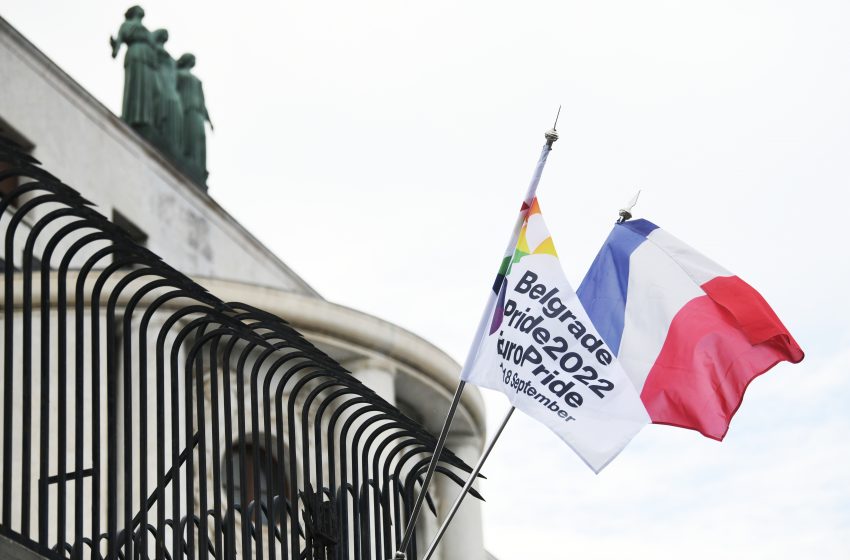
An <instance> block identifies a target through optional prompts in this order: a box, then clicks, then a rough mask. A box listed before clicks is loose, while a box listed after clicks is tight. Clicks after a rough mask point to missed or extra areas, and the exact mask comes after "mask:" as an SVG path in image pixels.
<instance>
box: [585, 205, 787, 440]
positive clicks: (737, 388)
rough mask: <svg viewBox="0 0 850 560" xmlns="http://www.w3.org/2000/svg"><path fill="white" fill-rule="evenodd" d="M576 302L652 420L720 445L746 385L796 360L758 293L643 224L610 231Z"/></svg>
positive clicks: (638, 222) (626, 224)
mask: <svg viewBox="0 0 850 560" xmlns="http://www.w3.org/2000/svg"><path fill="white" fill-rule="evenodd" d="M578 296H579V299H580V300H581V302H582V304H583V305H584V308H585V309H586V310H587V313H588V315H589V316H590V319H591V321H593V324H594V325H595V326H596V328H597V330H598V331H599V333H600V334H601V335H602V338H603V339H604V340H605V342H606V343H607V344H608V346H609V347H610V348H611V349H612V350H613V351H614V353H615V354H616V355H617V357H618V358H619V360H620V363H621V364H622V366H623V368H624V369H625V370H626V372H627V373H628V375H629V377H630V378H631V380H632V382H633V383H634V384H635V387H636V388H637V389H638V391H640V394H641V400H642V401H643V404H644V406H646V409H647V412H649V416H650V418H652V421H653V423H656V424H669V425H672V426H679V427H682V428H690V429H693V430H696V431H698V432H700V433H701V434H703V435H704V436H707V437H710V438H713V439H716V440H722V439H723V437H724V436H725V435H726V432H727V430H728V429H729V422H730V421H731V420H732V416H733V415H734V414H735V412H736V411H737V410H738V407H739V406H740V405H741V401H742V399H743V398H744V391H745V390H746V388H747V386H748V385H749V383H750V382H751V381H752V380H753V379H755V378H756V377H758V376H759V375H761V374H762V373H764V372H766V371H767V370H769V369H770V368H772V367H773V366H774V365H776V364H777V363H779V362H781V361H788V362H792V363H797V362H799V361H801V360H802V359H803V351H802V350H801V349H800V347H799V346H798V345H797V343H796V342H795V341H794V338H793V337H792V336H791V334H790V333H789V332H788V330H787V329H786V328H785V326H784V325H783V324H782V322H781V321H780V320H779V317H777V316H776V314H775V313H774V312H773V310H772V309H771V308H770V306H769V305H768V304H767V302H766V301H765V300H764V298H763V297H762V296H761V294H759V293H758V292H757V291H755V290H754V289H753V288H752V287H751V286H750V285H749V284H747V283H746V282H744V281H743V280H741V279H740V278H738V277H737V276H735V275H733V274H732V273H730V272H729V271H727V270H726V269H724V268H723V267H721V266H719V265H718V264H716V263H715V262H713V261H711V260H709V259H708V258H706V257H704V256H703V255H701V254H700V253H698V252H697V251H695V250H694V249H692V248H691V247H689V246H688V245H686V244H685V243H682V242H681V241H679V240H678V239H676V238H675V237H673V236H672V235H670V234H669V233H667V232H666V231H664V230H663V229H660V228H659V227H658V226H656V225H655V224H653V223H651V222H648V221H647V220H632V221H627V222H624V223H620V224H617V225H615V226H614V229H613V231H612V232H611V234H610V235H609V236H608V239H607V240H606V241H605V244H604V245H603V246H602V249H601V250H600V251H599V254H598V255H597V256H596V259H595V260H594V261H593V264H592V265H591V267H590V270H589V271H588V273H587V275H586V276H585V278H584V280H583V281H582V283H581V286H579V289H578Z"/></svg>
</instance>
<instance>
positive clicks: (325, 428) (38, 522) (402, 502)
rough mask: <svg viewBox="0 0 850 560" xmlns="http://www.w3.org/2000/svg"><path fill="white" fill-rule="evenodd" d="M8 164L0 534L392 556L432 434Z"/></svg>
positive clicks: (205, 550) (9, 153) (13, 158)
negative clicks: (11, 181) (10, 181)
mask: <svg viewBox="0 0 850 560" xmlns="http://www.w3.org/2000/svg"><path fill="white" fill-rule="evenodd" d="M0 162H2V164H3V167H0V169H4V170H3V171H2V172H0V183H2V182H3V181H4V180H8V179H12V178H17V186H15V187H14V188H13V189H11V190H7V192H5V193H3V197H2V200H0V233H2V235H3V239H4V251H3V254H2V255H0V257H2V263H3V279H4V286H3V292H4V300H3V338H2V340H3V348H2V353H3V380H2V387H3V391H2V398H0V401H2V402H0V404H1V405H2V440H3V442H2V463H1V464H2V486H0V496H2V503H1V504H0V534H2V535H4V536H6V537H8V538H10V539H12V540H15V541H17V542H19V543H21V544H24V545H25V546H28V547H30V548H32V549H34V550H36V551H37V552H39V553H41V554H42V555H44V556H47V557H51V558H75V559H76V558H122V559H128V560H129V559H136V558H143V559H144V558H157V559H169V560H171V559H177V558H182V557H190V558H202V559H207V558H234V557H236V556H240V557H242V558H258V559H264V558H268V559H269V560H276V559H278V558H280V559H301V558H313V559H343V558H344V559H348V558H354V559H364V560H365V559H372V558H383V557H390V556H391V555H392V553H393V551H394V550H395V546H396V545H397V543H398V542H399V541H400V539H401V533H402V531H403V528H404V522H405V520H406V515H407V512H408V510H409V508H410V507H411V506H412V504H413V501H414V497H415V495H416V492H417V484H418V482H419V481H420V477H421V474H422V472H423V471H424V469H425V467H426V465H427V461H428V458H429V452H430V451H431V450H433V446H434V438H433V437H432V436H431V435H430V434H429V433H427V432H425V431H424V430H423V429H422V428H421V426H419V425H418V424H416V423H415V422H413V421H412V420H410V419H409V418H407V417H406V416H404V415H403V414H401V413H400V412H399V411H398V410H396V409H395V408H394V407H393V406H391V405H389V404H388V403H387V402H385V401H384V400H382V399H381V398H379V397H378V396H377V395H376V394H375V393H374V392H372V391H371V390H370V389H369V388H368V387H366V386H364V385H362V384H361V383H360V382H359V381H357V380H356V379H355V378H354V377H352V376H351V375H350V374H349V372H348V371H346V370H345V369H343V368H342V367H341V366H340V365H339V364H337V363H336V362H335V361H334V360H333V359H331V358H330V357H329V356H327V355H326V354H324V353H323V352H321V351H320V350H318V349H317V348H316V347H315V346H313V345H312V344H311V343H310V342H308V341H307V340H305V339H304V338H303V337H302V336H301V335H300V334H299V333H298V332H297V331H296V330H295V329H293V328H292V327H291V326H290V325H288V324H287V323H286V322H285V321H284V320H282V319H280V318H279V317H276V316H274V315H271V314H269V313H266V312H263V311H262V310H260V309H256V308H253V307H251V306H249V305H246V304H241V303H225V302H222V301H220V300H218V299H217V298H216V297H215V296H213V295H212V294H210V293H208V292H207V291H206V290H204V288H203V287H202V286H199V285H198V284H196V283H195V282H193V281H192V280H190V279H189V278H188V277H186V276H185V275H183V274H181V273H180V272H179V271H177V270H175V269H174V268H172V267H170V266H169V265H168V264H166V263H164V262H163V261H162V260H161V259H160V258H159V257H157V255H155V254H153V253H152V252H150V251H149V250H147V249H145V248H144V247H141V246H138V245H137V244H135V243H134V242H133V241H132V240H131V239H130V238H129V236H128V235H127V234H125V232H124V231H122V230H121V229H120V228H118V227H116V226H114V225H113V224H112V223H110V222H109V221H108V220H107V219H106V218H104V217H103V216H102V215H100V214H99V213H98V212H97V211H96V210H95V209H93V208H92V206H91V204H90V203H89V202H88V201H86V200H85V199H84V198H83V197H82V196H81V195H80V194H79V193H78V192H76V191H74V190H73V189H71V188H70V187H68V186H67V185H64V184H63V183H62V182H61V181H59V180H58V179H56V178H55V177H53V176H52V175H50V174H49V173H48V172H46V171H44V170H43V169H41V168H40V167H39V166H38V165H37V162H36V161H35V160H33V159H32V158H30V157H29V156H27V155H26V154H24V153H22V152H21V151H20V150H19V149H17V147H16V146H15V145H13V144H11V143H9V142H6V141H2V142H0ZM5 184H8V181H7V182H6V183H5ZM458 469H459V470H460V471H467V472H468V471H469V468H468V467H467V466H466V465H465V464H464V463H463V462H462V461H460V460H459V459H458V458H457V457H456V456H454V455H453V454H452V453H451V452H448V451H446V452H445V453H444V455H443V457H442V464H441V465H440V468H439V470H440V472H442V473H443V474H445V475H447V476H448V477H450V478H452V479H454V480H455V481H456V482H459V481H460V477H459V476H458V473H457V472H456V470H458ZM429 501H430V500H429ZM432 509H433V504H432ZM408 552H409V553H410V554H411V557H415V553H416V542H415V539H414V541H413V542H412V543H411V548H410V550H409V551H408Z"/></svg>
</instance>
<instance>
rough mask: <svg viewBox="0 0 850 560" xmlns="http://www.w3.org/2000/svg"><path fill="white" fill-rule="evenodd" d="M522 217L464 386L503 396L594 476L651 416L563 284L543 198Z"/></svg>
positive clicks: (498, 278)
mask: <svg viewBox="0 0 850 560" xmlns="http://www.w3.org/2000/svg"><path fill="white" fill-rule="evenodd" d="M524 210H525V218H524V221H523V224H522V229H521V230H520V232H519V235H518V237H517V242H516V246H515V248H513V250H512V251H511V252H510V253H509V254H508V255H506V256H505V259H504V261H503V262H502V266H501V268H500V270H499V275H498V277H497V279H496V283H495V284H494V286H493V291H494V294H493V296H495V297H491V298H490V306H491V308H492V311H491V313H490V314H489V315H490V317H491V319H490V322H489V328H486V329H484V330H483V331H482V332H481V333H480V335H479V336H480V337H479V340H478V341H477V343H476V344H475V345H474V346H473V350H472V352H470V354H471V356H474V357H473V358H472V359H471V360H470V361H468V362H467V365H466V367H464V370H463V372H462V373H461V378H462V379H463V380H464V381H467V382H469V383H473V384H475V385H479V386H481V387H487V388H490V389H496V390H499V391H502V392H503V393H505V394H506V395H507V396H508V399H509V400H510V401H511V404H512V405H513V406H515V407H516V408H517V409H519V410H521V411H523V412H525V413H526V414H528V415H529V416H531V417H532V418H535V419H537V420H539V421H540V422H542V423H543V424H545V425H546V426H548V427H549V428H550V429H551V430H552V431H554V432H555V433H556V434H557V435H558V436H559V437H560V438H561V439H562V440H563V441H564V442H566V443H567V444H568V445H569V446H570V447H571V448H572V449H573V450H574V451H575V452H576V453H577V454H578V455H579V456H580V457H581V458H582V459H583V460H584V462H585V463H587V465H588V466H589V467H590V468H591V469H593V471H594V472H597V473H598V472H599V471H601V470H602V469H603V468H604V467H605V466H606V465H607V464H608V463H609V462H610V461H611V460H612V459H613V458H614V457H616V456H617V454H619V453H620V451H622V449H623V448H624V447H625V446H626V445H627V444H628V443H629V441H631V439H632V438H633V437H634V436H635V434H637V432H638V431H640V429H641V428H642V427H643V426H644V425H646V424H647V423H649V416H648V414H647V412H646V409H645V408H644V406H643V403H642V402H641V400H640V396H639V393H638V391H637V389H635V387H634V385H633V384H632V382H631V381H630V379H629V377H628V376H627V375H626V373H625V372H624V371H623V368H622V367H621V366H620V364H619V362H617V358H616V357H615V356H614V353H613V352H612V351H611V349H610V348H609V347H608V346H607V345H606V344H605V342H604V341H603V340H602V338H601V337H600V336H599V333H598V332H597V331H596V329H595V328H594V327H593V324H592V323H591V321H590V319H589V318H588V316H587V313H586V312H585V311H584V308H583V307H582V305H581V302H579V299H578V296H576V294H575V292H574V291H573V289H572V287H571V286H570V284H569V282H568V281H567V278H566V276H565V275H564V272H563V269H562V268H561V263H560V261H559V260H558V255H557V253H556V252H555V246H554V244H553V243H552V237H551V236H550V235H549V231H548V229H547V228H546V224H545V223H544V222H543V216H542V214H541V213H540V206H539V204H538V202H537V199H536V198H534V199H533V201H532V202H531V204H530V205H527V206H524Z"/></svg>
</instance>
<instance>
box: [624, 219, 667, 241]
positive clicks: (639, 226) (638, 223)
mask: <svg viewBox="0 0 850 560" xmlns="http://www.w3.org/2000/svg"><path fill="white" fill-rule="evenodd" d="M619 225H621V226H623V227H624V228H626V229H630V230H632V231H633V232H635V233H637V234H639V235H642V236H644V237H648V236H649V234H650V233H652V232H653V231H655V230H656V229H658V226H657V225H655V224H653V223H652V222H650V221H649V220H644V219H643V218H640V219H637V220H629V221H628V222H623V223H622V224H619Z"/></svg>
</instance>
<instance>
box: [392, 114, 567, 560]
mask: <svg viewBox="0 0 850 560" xmlns="http://www.w3.org/2000/svg"><path fill="white" fill-rule="evenodd" d="M560 115H561V107H560V106H558V113H557V114H556V115H555V124H554V125H553V126H552V129H551V130H549V131H547V132H546V133H545V135H544V136H545V137H546V144H545V145H544V146H543V151H542V152H541V153H540V158H539V159H538V160H537V166H536V167H535V169H534V174H533V175H532V177H531V183H530V184H529V185H528V190H527V191H526V193H525V198H523V205H522V209H521V211H520V213H519V216H518V217H517V221H516V224H515V225H514V229H513V233H512V234H511V238H510V240H509V241H508V247H507V249H506V250H505V255H513V251H514V248H515V247H516V243H517V238H518V237H519V230H520V228H521V227H522V222H523V220H524V219H525V210H526V208H528V207H529V206H530V205H531V201H532V200H534V197H535V195H536V193H537V185H538V183H539V182H540V176H541V175H542V174H543V167H544V166H545V165H546V159H547V158H548V156H549V152H550V151H552V144H554V143H555V141H556V140H557V139H558V131H557V126H558V117H560ZM496 297H497V295H496V294H495V293H493V292H492V291H491V292H490V296H489V298H488V300H487V304H486V305H485V306H484V313H482V314H481V319H480V321H479V322H478V328H477V329H476V330H475V336H474V337H473V339H472V344H471V345H470V347H469V352H468V353H467V355H466V360H465V361H464V364H463V368H462V369H461V372H460V380H459V381H458V384H457V388H456V389H455V394H454V397H453V398H452V402H451V405H449V411H448V413H447V414H446V419H445V420H444V421H443V427H442V428H441V429H440V434H439V436H438V437H437V444H436V446H435V447H434V453H433V454H432V455H431V461H430V462H429V463H428V469H427V470H426V471H425V478H424V480H423V481H422V488H421V489H420V491H419V496H417V498H416V502H415V503H414V505H413V509H412V510H411V511H410V517H409V518H408V521H407V527H406V528H405V531H404V535H403V536H402V539H401V542H400V543H399V545H398V548H397V549H396V553H395V556H394V557H393V560H405V558H406V556H405V553H404V551H405V550H406V549H407V547H408V545H409V544H410V539H411V538H413V531H414V528H415V527H416V522H417V521H418V519H419V514H420V513H421V511H422V504H423V503H424V502H425V496H426V495H427V494H428V488H429V486H430V485H431V478H433V476H434V471H436V469H437V463H438V462H439V460H440V456H441V455H442V453H443V448H444V447H445V445H446V438H447V437H448V433H449V428H450V427H451V425H452V420H453V419H454V416H455V413H456V412H457V407H458V404H460V397H461V395H462V394H463V390H464V387H466V381H464V379H463V378H464V374H465V373H466V371H467V369H468V368H469V367H470V366H471V365H472V364H473V362H474V360H475V357H476V355H477V354H478V343H479V341H480V340H481V336H482V335H483V334H484V331H485V330H486V329H487V326H488V324H489V322H490V316H491V313H492V310H493V308H494V306H495V303H496Z"/></svg>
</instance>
